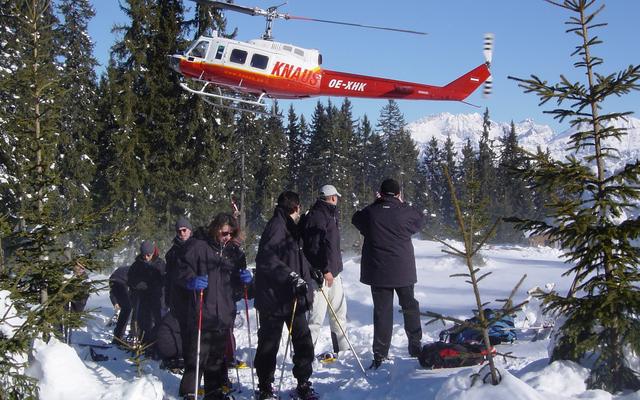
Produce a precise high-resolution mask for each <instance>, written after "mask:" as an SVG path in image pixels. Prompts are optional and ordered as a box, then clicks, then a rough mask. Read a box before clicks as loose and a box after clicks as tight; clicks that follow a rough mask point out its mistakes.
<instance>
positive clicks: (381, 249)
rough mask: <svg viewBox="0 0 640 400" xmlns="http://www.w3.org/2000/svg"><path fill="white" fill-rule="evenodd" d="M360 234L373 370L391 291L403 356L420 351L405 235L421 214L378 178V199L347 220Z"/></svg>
mask: <svg viewBox="0 0 640 400" xmlns="http://www.w3.org/2000/svg"><path fill="white" fill-rule="evenodd" d="M351 222H352V223H353V225H355V227H356V228H358V230H359V231H360V233H361V234H362V235H363V236H364V244H363V246H362V261H361V263H360V282H362V283H364V284H365V285H369V286H371V295H372V297H373V363H372V364H371V367H372V368H378V367H379V366H380V364H381V363H382V361H384V359H385V358H387V355H388V352H389V347H390V345H391V335H392V333H393V292H394V291H395V292H396V293H397V294H398V300H399V303H400V307H401V308H402V311H403V314H402V315H403V317H404V330H405V332H406V334H407V338H408V339H409V348H408V350H409V354H410V355H411V356H412V357H417V356H418V355H419V354H420V350H421V340H422V327H421V326H420V314H419V304H418V301H417V300H416V299H415V296H414V293H413V286H414V284H415V283H416V282H417V274H416V260H415V256H414V252H413V244H412V243H411V236H412V235H414V234H415V233H417V232H418V231H420V229H421V228H422V226H423V224H424V217H423V215H422V214H421V213H420V212H418V210H416V209H415V208H413V207H411V206H410V205H408V204H406V203H404V202H403V201H402V200H401V199H400V185H398V182H396V181H395V180H393V179H387V180H385V181H384V182H382V185H381V187H380V197H379V198H378V199H377V200H376V201H375V202H374V203H373V204H371V205H369V206H367V207H366V208H364V209H363V210H360V211H356V213H355V214H353V218H352V219H351Z"/></svg>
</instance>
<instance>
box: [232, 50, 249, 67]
mask: <svg viewBox="0 0 640 400" xmlns="http://www.w3.org/2000/svg"><path fill="white" fill-rule="evenodd" d="M229 61H231V62H233V63H237V64H244V62H245V61H247V52H246V51H244V50H240V49H233V50H232V51H231V57H229Z"/></svg>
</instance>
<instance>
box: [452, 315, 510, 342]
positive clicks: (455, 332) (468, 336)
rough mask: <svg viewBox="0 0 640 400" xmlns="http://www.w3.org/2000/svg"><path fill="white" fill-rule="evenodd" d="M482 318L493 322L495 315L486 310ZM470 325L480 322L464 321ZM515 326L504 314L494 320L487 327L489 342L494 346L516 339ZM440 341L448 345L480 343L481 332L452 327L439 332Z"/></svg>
mask: <svg viewBox="0 0 640 400" xmlns="http://www.w3.org/2000/svg"><path fill="white" fill-rule="evenodd" d="M484 316H485V318H486V319H488V320H490V321H491V320H494V319H495V318H496V313H495V312H494V311H493V310H491V309H490V308H487V309H485V310H484ZM466 321H468V322H470V323H478V322H480V321H479V320H478V318H477V317H473V318H471V319H468V320H466ZM514 328H515V325H514V323H513V317H512V316H511V315H508V314H505V315H503V316H502V317H500V318H499V319H495V320H494V321H493V322H491V324H490V325H489V342H490V344H491V345H492V346H493V345H496V344H500V343H505V342H513V341H514V340H516V339H517V338H518V337H517V335H516V331H515V329H514ZM440 340H441V341H448V342H449V343H459V344H466V343H482V342H483V339H482V331H480V330H479V329H475V328H471V327H466V328H465V327H462V326H454V327H453V328H449V329H446V330H444V331H442V332H440Z"/></svg>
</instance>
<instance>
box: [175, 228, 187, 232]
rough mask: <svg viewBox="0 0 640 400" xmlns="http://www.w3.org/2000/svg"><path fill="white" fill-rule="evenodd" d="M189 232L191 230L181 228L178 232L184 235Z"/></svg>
mask: <svg viewBox="0 0 640 400" xmlns="http://www.w3.org/2000/svg"><path fill="white" fill-rule="evenodd" d="M188 230H189V229H187V228H180V229H178V232H180V233H182V232H186V231H188Z"/></svg>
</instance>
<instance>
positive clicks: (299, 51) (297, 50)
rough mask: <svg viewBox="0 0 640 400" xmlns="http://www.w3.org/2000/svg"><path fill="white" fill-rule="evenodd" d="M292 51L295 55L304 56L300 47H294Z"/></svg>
mask: <svg viewBox="0 0 640 400" xmlns="http://www.w3.org/2000/svg"><path fill="white" fill-rule="evenodd" d="M293 52H294V53H295V54H296V55H298V56H300V57H304V51H302V50H300V49H298V48H295V49H294V50H293Z"/></svg>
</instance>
